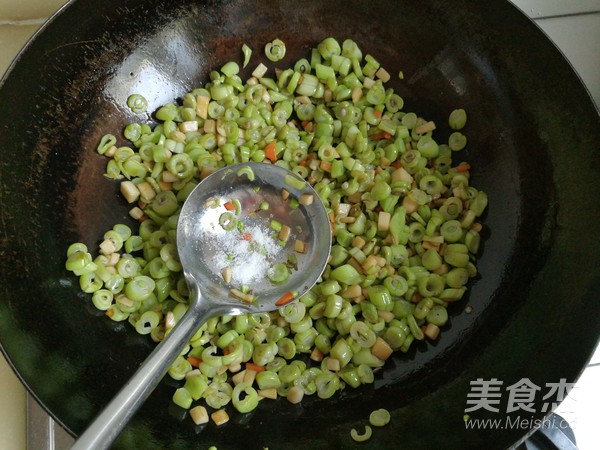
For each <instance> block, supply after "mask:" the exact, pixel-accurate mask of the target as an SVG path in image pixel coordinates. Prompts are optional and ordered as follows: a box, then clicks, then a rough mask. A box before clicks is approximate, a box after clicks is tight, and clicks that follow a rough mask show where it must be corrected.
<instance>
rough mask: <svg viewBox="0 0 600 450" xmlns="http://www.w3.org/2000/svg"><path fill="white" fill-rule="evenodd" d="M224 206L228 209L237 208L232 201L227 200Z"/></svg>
mask: <svg viewBox="0 0 600 450" xmlns="http://www.w3.org/2000/svg"><path fill="white" fill-rule="evenodd" d="M223 206H224V207H225V209H226V210H227V211H233V210H234V209H235V206H234V204H233V203H232V202H226V203H225V204H224V205H223Z"/></svg>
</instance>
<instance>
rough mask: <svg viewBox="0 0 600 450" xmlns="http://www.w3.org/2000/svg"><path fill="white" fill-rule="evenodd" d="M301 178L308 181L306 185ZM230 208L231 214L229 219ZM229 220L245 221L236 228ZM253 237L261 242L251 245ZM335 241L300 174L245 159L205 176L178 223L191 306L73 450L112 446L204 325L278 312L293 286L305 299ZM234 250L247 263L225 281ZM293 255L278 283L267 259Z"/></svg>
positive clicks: (320, 206)
mask: <svg viewBox="0 0 600 450" xmlns="http://www.w3.org/2000/svg"><path fill="white" fill-rule="evenodd" d="M290 177H291V178H290ZM294 181H295V182H294ZM298 184H300V185H302V184H304V186H303V187H302V188H300V189H299V187H300V186H298ZM294 186H296V187H294ZM284 190H285V191H287V192H288V193H289V198H287V199H285V198H284V197H285V196H284V195H282V192H284ZM302 196H304V197H302ZM301 197H302V198H303V199H308V200H309V201H303V202H300V204H299V205H296V207H293V206H292V202H291V201H290V200H291V199H296V200H298V199H300V198H301ZM236 200H237V201H239V205H238V208H237V209H238V210H237V211H236V210H233V211H228V209H227V208H226V206H229V207H231V205H232V204H234V203H237V201H236ZM310 200H313V201H312V203H310ZM308 203H310V204H308ZM226 204H227V205H226ZM224 213H229V214H226V215H225V216H223V217H222V215H223V214H224ZM232 217H233V219H232ZM225 219H228V220H225ZM230 220H234V221H236V224H243V225H241V226H235V227H231V226H230V225H231V224H230V223H229V221H230ZM272 220H275V221H276V222H279V223H280V224H284V225H287V226H289V227H290V232H291V236H290V238H289V239H287V241H286V243H285V245H283V244H282V242H278V239H277V238H276V237H273V236H272V234H273V233H274V231H273V230H272V229H271V227H270V224H271V221H272ZM224 226H225V227H224ZM225 228H232V229H230V230H228V229H225ZM296 241H301V242H302V243H303V244H304V245H305V251H304V252H297V251H295V250H294V245H295V242H296ZM251 242H254V245H247V244H249V243H251ZM244 245H246V247H244ZM274 246H275V247H274ZM277 247H278V251H277ZM330 247H331V227H330V223H329V218H328V215H327V211H326V210H325V207H324V205H323V203H322V202H321V201H320V199H319V196H318V195H317V193H316V192H315V191H314V190H313V189H312V187H311V186H310V185H309V184H308V183H302V180H301V179H300V178H299V177H298V176H297V175H295V174H294V173H292V172H290V171H288V170H286V169H284V168H281V167H279V166H275V165H270V164H264V163H242V164H236V165H233V166H229V167H225V168H223V169H221V170H219V171H217V172H215V173H213V174H212V175H210V176H208V177H207V178H205V179H204V180H203V181H202V182H200V183H199V184H198V186H196V187H195V188H194V190H193V191H192V192H191V194H190V195H189V197H188V198H187V200H186V202H185V204H184V205H183V208H182V209H181V213H180V215H179V222H178V226H177V250H178V253H179V259H180V261H181V264H182V266H183V272H184V275H185V278H186V281H187V284H188V287H189V291H190V296H189V307H188V309H187V311H186V313H185V314H184V315H183V317H181V319H180V320H179V321H178V322H177V324H176V325H175V326H174V328H173V329H172V330H171V331H170V332H169V333H168V334H167V335H166V336H165V338H164V339H163V341H162V342H161V343H160V344H159V345H158V346H157V347H156V349H155V350H154V351H153V352H152V353H151V354H150V356H148V358H147V359H146V360H145V361H144V363H143V364H142V365H141V366H140V367H139V369H138V370H137V371H136V372H135V374H134V375H133V376H132V377H131V379H130V380H129V381H128V382H127V384H126V385H125V386H124V387H123V388H122V389H121V390H120V391H119V392H118V394H117V395H116V396H115V397H114V398H113V400H111V402H110V403H109V404H108V405H107V406H106V407H105V408H104V409H103V410H102V412H101V413H100V414H99V415H98V416H97V418H96V419H94V421H93V422H92V423H91V425H90V426H89V427H88V428H87V429H86V430H85V431H84V433H83V434H82V435H81V436H80V437H79V439H77V441H76V442H75V444H74V446H73V447H72V448H73V449H82V450H83V449H85V450H90V449H104V448H107V447H108V446H109V445H110V444H111V443H112V442H113V441H114V440H115V439H116V438H117V436H118V435H119V434H120V432H121V431H122V430H123V428H124V427H125V425H126V424H127V423H128V422H129V420H130V419H131V418H132V417H133V415H134V414H135V412H136V411H137V410H138V408H139V407H140V406H141V405H142V404H143V403H144V401H145V400H146V398H147V397H148V396H149V395H150V393H151V392H152V390H153V389H154V388H155V387H156V385H157V384H158V383H159V382H160V380H161V379H162V378H163V376H164V375H165V373H166V372H167V370H168V368H169V366H170V365H171V363H172V362H173V361H174V360H175V358H176V357H177V356H178V355H179V354H180V353H181V351H182V350H183V348H184V347H185V346H186V345H187V344H188V342H189V340H190V339H191V337H192V336H193V335H194V334H195V333H196V331H197V330H198V329H199V328H200V327H201V326H202V324H204V323H205V322H206V321H207V320H208V319H210V318H211V317H215V316H220V315H225V314H228V315H239V314H248V313H250V314H252V313H259V312H266V311H273V310H275V309H277V308H278V306H277V305H276V303H277V302H278V300H280V299H282V298H285V297H287V296H289V294H288V293H290V292H292V293H294V295H295V297H294V298H295V299H297V298H299V297H300V296H301V295H302V294H303V293H305V292H306V291H308V290H309V289H310V288H311V287H312V286H313V285H314V284H315V283H316V281H317V280H318V279H319V277H320V276H321V275H322V273H323V270H324V269H325V266H326V264H327V260H328V257H329V249H330ZM244 248H247V250H244ZM257 251H258V252H259V253H260V254H262V255H264V258H265V260H264V261H261V259H260V257H258V259H257V255H256V254H254V253H256V252H257ZM230 252H234V253H235V258H236V259H238V260H239V259H245V260H246V262H247V263H246V264H245V265H238V266H237V269H239V270H238V272H239V273H236V267H235V266H234V267H233V269H232V270H231V280H230V283H226V282H225V280H224V279H223V275H222V271H223V269H224V268H225V267H226V266H227V261H231V262H235V261H234V260H233V261H232V260H231V253H230ZM253 252H254V253H253ZM265 253H266V255H265ZM289 255H294V256H293V258H292V259H294V258H295V259H296V260H297V262H296V268H295V270H292V271H291V274H290V275H289V278H288V279H287V280H286V281H284V282H282V283H281V284H276V283H273V282H271V281H270V280H269V279H268V278H267V277H266V272H267V270H266V269H265V263H268V264H275V263H279V262H280V263H286V262H288V258H289ZM257 262H261V263H260V264H257ZM244 281H246V282H248V281H249V283H248V287H249V288H250V291H249V294H251V295H252V296H254V297H256V300H255V301H252V302H247V301H244V300H242V299H240V298H237V297H236V296H235V295H232V291H231V289H232V288H233V289H235V288H238V290H242V286H241V284H236V282H239V283H243V282H244ZM242 292H243V290H242Z"/></svg>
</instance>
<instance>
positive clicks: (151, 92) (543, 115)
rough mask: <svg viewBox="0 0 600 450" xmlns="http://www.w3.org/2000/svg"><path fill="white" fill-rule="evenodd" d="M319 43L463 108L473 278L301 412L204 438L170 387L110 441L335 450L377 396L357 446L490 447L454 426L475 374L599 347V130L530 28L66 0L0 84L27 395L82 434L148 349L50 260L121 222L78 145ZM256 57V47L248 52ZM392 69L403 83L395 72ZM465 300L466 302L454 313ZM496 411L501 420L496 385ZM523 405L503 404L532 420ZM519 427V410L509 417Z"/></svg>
mask: <svg viewBox="0 0 600 450" xmlns="http://www.w3.org/2000/svg"><path fill="white" fill-rule="evenodd" d="M328 35H332V36H335V37H337V38H339V39H344V38H346V37H351V38H353V39H354V40H356V41H357V42H358V43H359V45H360V46H361V47H362V48H363V50H365V51H366V52H369V53H372V54H374V55H376V56H377V57H378V58H379V59H380V61H381V62H382V63H383V65H384V66H385V67H386V68H388V69H390V70H391V72H392V73H393V74H394V75H393V81H392V82H391V84H392V85H393V86H394V87H395V88H396V89H397V90H398V91H399V93H400V94H401V95H402V96H403V97H404V99H405V103H406V105H407V108H408V109H409V110H413V111H417V112H419V113H420V114H422V115H423V116H425V117H427V118H429V119H433V120H435V121H436V123H437V124H438V125H440V130H438V131H439V135H440V136H445V135H447V134H448V133H449V130H448V129H447V127H446V126H445V125H444V124H445V119H446V117H447V115H448V113H449V112H450V111H451V110H452V109H454V108H456V107H463V108H465V109H466V110H467V111H468V112H469V117H470V119H469V124H468V128H467V130H466V133H468V136H469V139H470V143H469V149H468V151H467V152H466V153H464V158H465V159H467V160H468V161H469V162H470V163H471V165H472V166H473V167H474V168H475V170H474V180H473V184H474V185H475V186H477V187H479V188H481V189H483V190H485V191H486V192H488V194H489V197H490V207H489V211H488V213H487V216H486V217H485V223H486V225H487V227H486V229H487V230H488V231H487V236H486V241H485V245H484V252H483V256H482V258H481V260H480V262H479V269H480V272H481V277H480V278H479V279H478V280H476V282H475V283H474V284H473V286H472V290H471V291H470V295H469V297H468V298H466V299H464V300H463V301H462V302H461V303H459V304H456V305H453V306H452V308H451V321H450V325H449V326H446V327H445V329H444V330H443V333H442V336H441V338H440V339H439V340H438V341H436V342H435V343H423V344H421V345H418V346H415V347H414V348H413V349H412V351H411V352H410V353H408V354H407V355H398V356H395V357H394V358H393V360H392V361H389V362H388V363H387V365H386V367H385V370H384V371H383V373H382V374H380V375H379V376H378V377H377V380H376V383H375V384H374V385H373V386H368V387H364V388H361V389H358V390H351V389H349V390H346V391H344V392H343V393H342V394H341V395H338V396H336V397H335V398H333V399H331V400H328V401H322V400H318V399H313V398H310V399H308V401H304V402H303V404H302V405H301V406H292V405H290V404H288V402H286V401H285V400H283V401H278V402H272V403H267V402H266V401H265V402H263V403H262V404H261V405H260V407H259V408H258V409H257V410H256V411H255V412H254V413H251V414H250V415H240V414H234V415H233V419H232V421H231V422H230V423H229V424H228V425H226V426H224V427H222V428H216V427H215V426H212V425H208V426H206V427H205V428H204V429H202V430H199V429H197V428H196V427H194V425H193V423H192V422H191V420H190V419H189V417H184V413H183V412H182V410H180V409H178V408H177V407H174V406H169V405H170V396H171V395H172V392H173V386H172V385H171V382H170V381H167V380H165V381H164V382H163V384H162V385H161V386H160V387H159V388H158V389H157V390H156V391H155V392H154V393H153V394H152V395H151V397H150V399H149V400H148V401H147V402H146V404H145V405H144V407H143V408H142V409H141V410H140V412H139V414H138V415H137V417H136V419H135V420H134V421H133V422H132V423H131V424H130V425H129V426H128V427H127V428H126V430H125V431H124V433H123V435H122V436H121V438H120V439H119V440H118V441H117V444H116V445H117V446H118V447H122V448H170V449H177V448H206V447H208V446H209V445H217V446H218V447H219V448H242V447H244V448H263V446H264V447H269V448H273V449H284V448H306V447H307V446H309V445H310V446H311V447H312V448H315V449H316V448H348V447H350V446H352V445H353V442H352V441H351V439H350V429H351V428H352V427H361V426H362V425H364V423H366V418H367V416H368V412H369V411H371V410H372V409H375V408H378V407H385V408H387V409H389V410H390V411H391V412H392V421H391V423H390V424H389V425H388V426H387V427H386V428H385V429H381V430H379V429H378V430H375V431H376V432H375V433H374V436H373V438H372V440H371V441H370V444H369V448H411V449H415V448H505V447H508V446H510V445H511V444H513V443H515V442H516V441H518V440H519V439H520V438H522V437H523V436H524V435H525V434H527V432H528V431H529V427H528V426H509V427H505V428H506V429H496V430H485V429H475V430H471V429H469V430H467V429H465V425H464V422H463V415H464V410H465V408H466V406H467V405H466V400H467V394H468V393H469V392H470V390H471V385H470V382H471V381H474V380H476V379H478V378H482V379H484V380H489V379H492V378H497V379H498V380H501V381H502V382H503V388H504V389H505V388H506V387H508V386H510V385H512V384H514V383H517V382H519V381H520V380H522V379H523V378H528V379H530V380H531V382H533V383H535V384H536V385H537V386H540V387H542V388H544V392H545V384H546V383H557V382H559V381H560V379H561V378H564V379H566V380H567V381H569V382H573V381H574V380H575V379H576V378H577V376H578V375H579V374H580V372H581V370H582V369H583V368H584V366H585V364H586V361H587V360H588V358H589V356H590V354H591V352H592V350H593V348H594V346H595V344H596V342H597V340H598V337H599V331H598V330H599V325H600V302H598V301H597V293H596V289H597V288H598V286H599V285H600V270H599V267H600V251H599V250H600V245H599V244H598V239H597V236H598V235H599V234H600V220H599V219H600V216H599V213H600V195H598V192H599V190H600V159H599V157H598V152H599V148H598V145H599V142H600V120H599V117H598V111H597V110H596V109H595V107H594V106H593V103H592V101H591V100H590V98H589V96H588V93H587V92H586V90H585V88H584V87H583V86H582V84H581V82H580V80H579V79H578V77H577V76H576V75H575V73H574V72H573V70H572V69H571V67H570V66H569V65H568V63H567V62H566V61H565V59H564V58H563V56H562V55H561V54H560V53H559V51H558V50H557V49H556V48H555V47H554V46H553V45H552V44H551V43H550V42H549V40H548V39H547V38H546V37H545V36H544V34H543V33H542V32H541V31H540V30H539V29H538V28H537V27H536V26H535V25H534V24H533V23H532V22H530V21H529V20H528V19H527V18H526V17H525V16H524V15H523V14H522V13H520V12H519V11H518V10H517V9H516V8H514V7H513V6H512V5H511V4H509V3H508V2H506V1H500V0H496V1H486V2H479V1H466V0H462V1H453V2H447V1H443V0H439V1H436V0H427V1H425V0H424V1H419V2H413V1H383V2H378V1H369V2H367V1H365V2H359V1H338V0H329V1H327V2H302V1H296V2H291V1H289V2H284V1H274V0H269V1H260V2H250V1H204V2H200V1H191V0H180V1H178V2H170V1H167V0H147V1H140V0H135V1H133V0H118V1H117V0H105V1H102V2H94V1H92V0H80V1H76V2H73V3H71V4H69V5H68V6H67V7H66V8H64V9H63V10H62V11H61V12H60V13H59V14H57V15H56V16H55V17H54V18H53V19H52V20H51V22H50V23H49V24H47V25H46V26H45V27H43V29H42V31H41V32H40V33H38V34H37V36H36V38H35V39H34V40H33V41H32V42H30V43H29V44H28V45H27V47H26V48H25V50H24V51H23V52H22V53H21V54H20V55H19V57H18V58H17V60H16V61H15V64H14V65H13V66H12V67H11V70H10V71H9V73H8V75H7V76H6V77H5V78H4V80H3V82H2V85H1V91H0V118H1V119H0V120H1V132H0V177H1V191H0V219H1V221H0V226H1V235H0V255H1V258H2V262H1V267H2V268H1V280H0V342H1V343H2V349H3V351H4V352H5V354H6V356H7V358H8V359H9V361H10V363H11V364H12V366H13V367H14V369H15V371H16V372H17V374H18V375H19V377H20V378H21V380H22V381H23V383H24V384H25V385H26V386H27V387H28V388H29V390H30V391H31V392H32V393H33V395H34V396H35V397H36V398H37V399H38V400H39V401H40V402H41V403H42V404H43V405H44V406H45V408H47V410H48V411H49V412H50V413H51V414H52V415H53V416H54V417H55V418H56V419H57V420H58V421H59V422H60V423H61V424H62V425H64V427H65V428H66V429H68V430H69V431H71V432H72V433H73V434H74V435H77V434H78V433H80V432H81V431H82V430H83V429H84V428H85V426H86V425H87V424H88V423H89V422H90V420H91V419H92V418H93V417H94V415H95V414H97V413H98V412H99V410H100V409H101V408H102V406H103V405H105V404H106V403H107V402H108V400H109V399H110V398H111V397H112V396H113V395H114V394H115V393H116V392H117V390H118V389H119V388H120V386H121V385H122V384H123V383H124V382H125V381H126V380H127V379H128V378H129V376H130V375H131V374H132V373H133V372H134V370H135V369H136V367H137V366H138V365H139V364H140V362H141V361H142V360H143V359H144V358H145V356H146V355H147V354H148V353H149V352H150V350H151V348H152V345H151V342H150V340H149V339H146V338H145V337H142V336H138V335H136V333H135V332H134V331H133V330H132V329H131V328H130V327H129V326H125V325H123V324H116V323H113V322H111V321H110V320H108V319H106V318H104V317H101V314H100V313H98V312H96V311H95V310H94V309H93V307H92V306H90V302H89V298H88V296H86V295H83V294H81V293H79V290H78V286H77V283H76V280H75V279H74V278H73V277H72V276H71V275H70V274H68V273H67V272H66V271H65V270H64V257H65V256H64V255H65V250H66V248H67V245H68V244H69V243H71V242H74V241H83V242H86V243H88V244H89V245H91V246H94V245H96V244H97V243H98V242H99V239H100V238H101V234H102V233H103V231H104V230H105V229H107V228H108V227H110V226H112V225H113V224H114V223H116V222H119V221H124V220H125V221H126V220H128V219H127V210H128V207H127V205H126V204H125V202H124V201H122V200H121V198H120V196H119V195H118V186H117V184H115V183H113V182H110V181H109V180H107V179H105V178H104V177H103V175H102V174H103V170H104V164H105V160H104V159H103V158H102V157H100V156H98V155H97V154H96V153H95V151H94V149H95V147H96V144H97V142H98V140H99V138H100V137H101V136H102V135H103V134H104V133H107V132H114V131H117V130H121V129H122V128H123V126H124V124H126V123H127V122H129V121H133V120H135V116H133V115H132V113H131V112H130V111H129V110H128V108H127V107H126V98H127V96H128V95H129V94H131V93H133V92H137V93H142V94H144V95H145V96H146V98H147V99H148V100H149V102H150V109H154V108H156V107H157V106H159V105H161V104H163V103H166V102H167V101H170V100H173V99H174V98H177V97H178V96H180V95H182V94H183V93H184V92H186V90H189V89H191V88H194V87H198V86H199V85H200V84H201V83H202V82H203V81H205V80H206V79H207V75H208V72H209V71H210V70H212V69H214V68H218V67H220V65H221V64H222V63H223V62H224V61H227V60H231V59H235V60H240V59H241V50H240V49H241V46H242V44H243V43H247V44H248V45H250V46H251V47H252V48H254V49H255V54H256V53H259V51H258V49H260V48H262V46H263V45H264V43H265V42H267V41H270V40H272V39H273V38H275V37H279V38H281V39H283V40H284V41H285V42H286V43H287V44H288V55H289V56H288V57H286V60H285V61H284V63H287V62H289V61H293V60H295V59H297V58H298V57H301V56H306V52H307V50H308V49H309V48H310V46H312V45H314V44H316V43H318V42H319V41H320V40H321V39H323V38H324V37H326V36H328ZM254 61H255V62H256V61H257V60H256V59H255V60H254ZM399 70H402V71H403V72H404V75H405V79H404V80H403V81H402V82H400V81H399V80H398V79H397V77H396V74H397V73H398V71H399ZM467 305H470V306H471V307H472V312H471V313H470V314H467V313H465V312H464V311H463V310H464V308H465V307H466V306H467ZM503 392H504V394H503V396H502V405H501V408H503V409H501V411H500V412H499V413H493V412H489V413H486V412H485V411H484V410H478V411H476V412H473V413H472V414H471V415H472V416H473V417H481V418H485V417H489V418H501V419H502V420H504V419H505V418H506V417H507V414H506V412H505V410H506V401H507V397H508V394H507V393H506V391H503ZM542 393H543V392H538V394H540V395H538V396H537V397H536V400H535V403H534V405H533V409H534V411H535V412H532V413H529V412H526V411H523V410H520V411H515V412H513V413H511V414H508V416H509V417H511V418H516V417H518V416H519V414H520V415H521V416H522V418H528V419H529V418H531V419H532V420H533V419H541V418H542V417H543V416H544V414H547V412H548V411H546V412H543V411H542V410H543V403H544V402H543V401H542V395H541V394H542ZM513 423H514V422H513Z"/></svg>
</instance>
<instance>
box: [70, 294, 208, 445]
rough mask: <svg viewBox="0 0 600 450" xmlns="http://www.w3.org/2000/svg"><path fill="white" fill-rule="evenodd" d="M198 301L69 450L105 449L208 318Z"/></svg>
mask: <svg viewBox="0 0 600 450" xmlns="http://www.w3.org/2000/svg"><path fill="white" fill-rule="evenodd" d="M197 295H199V294H197ZM199 303H200V301H199V299H196V301H192V302H191V303H190V307H189V308H188V310H187V312H186V313H185V314H184V315H183V317H181V319H180V320H179V321H178V322H177V324H176V325H175V327H173V329H172V330H171V332H170V333H169V334H168V335H167V336H166V337H165V339H163V340H162V342H161V343H160V344H159V345H157V346H156V348H155V349H154V351H153V352H152V353H151V354H150V356H148V358H147V359H146V360H145V361H144V362H143V363H142V365H141V366H140V367H139V369H138V370H137V371H136V372H135V373H134V375H133V376H132V377H131V378H130V379H129V381H128V382H127V384H125V386H123V388H122V389H121V390H120V391H119V392H118V394H117V395H116V396H115V397H114V398H113V399H112V400H111V402H110V403H109V404H108V405H107V406H106V407H105V408H104V409H103V410H102V412H101V413H100V414H99V415H98V416H97V417H96V418H95V419H94V421H93V422H92V423H91V424H90V426H89V427H88V428H87V429H86V430H85V431H84V432H83V434H81V436H80V437H79V438H78V439H77V441H75V444H74V445H73V447H71V449H72V450H96V449H106V448H108V447H109V446H110V445H111V443H112V442H113V441H114V440H115V439H116V438H117V436H119V434H120V433H121V431H122V430H123V428H125V425H127V423H128V422H129V420H130V419H131V418H132V417H133V415H134V414H135V413H136V412H137V410H138V409H139V408H140V406H141V405H142V404H143V403H144V401H145V400H146V399H147V398H148V396H149V395H150V393H151V392H152V390H153V389H154V388H155V387H156V385H157V384H158V383H159V382H160V380H161V379H162V378H163V376H164V375H165V373H167V370H168V369H169V367H170V365H171V363H172V362H173V361H174V360H175V358H177V356H179V354H180V353H181V351H182V350H183V348H184V347H185V346H186V345H187V343H188V342H189V340H190V339H191V338H192V336H193V335H194V333H195V332H196V330H197V329H198V328H199V327H200V326H201V325H202V324H203V323H204V322H205V321H206V320H208V319H209V318H210V315H211V314H210V312H209V311H208V310H205V309H204V308H200V307H198V306H199Z"/></svg>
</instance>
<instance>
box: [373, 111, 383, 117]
mask: <svg viewBox="0 0 600 450" xmlns="http://www.w3.org/2000/svg"><path fill="white" fill-rule="evenodd" d="M373 115H374V116H375V117H377V118H378V119H379V118H380V117H381V116H382V115H383V111H382V110H380V109H376V110H375V111H374V112H373Z"/></svg>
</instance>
